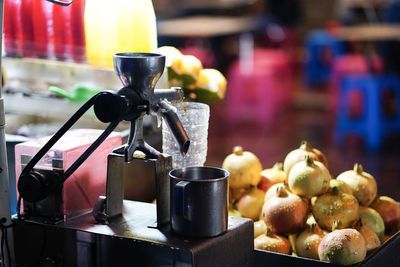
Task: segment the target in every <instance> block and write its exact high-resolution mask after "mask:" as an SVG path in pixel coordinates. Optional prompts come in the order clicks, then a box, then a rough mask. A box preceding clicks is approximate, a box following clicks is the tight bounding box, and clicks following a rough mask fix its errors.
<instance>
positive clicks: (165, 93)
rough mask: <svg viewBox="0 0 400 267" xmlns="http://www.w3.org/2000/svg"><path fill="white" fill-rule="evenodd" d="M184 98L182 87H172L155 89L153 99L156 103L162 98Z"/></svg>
mask: <svg viewBox="0 0 400 267" xmlns="http://www.w3.org/2000/svg"><path fill="white" fill-rule="evenodd" d="M183 98H184V94H183V90H182V89H181V88H180V87H172V88H171V89H155V90H154V95H153V101H154V102H155V103H157V102H159V101H160V100H163V99H167V100H168V101H177V100H182V99H183Z"/></svg>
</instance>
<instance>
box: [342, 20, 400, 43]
mask: <svg viewBox="0 0 400 267" xmlns="http://www.w3.org/2000/svg"><path fill="white" fill-rule="evenodd" d="M335 35H336V36H337V37H338V38H340V39H342V40H345V41H388V40H400V24H367V25H357V26H347V27H341V28H339V29H338V31H337V32H336V34H335Z"/></svg>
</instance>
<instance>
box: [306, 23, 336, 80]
mask: <svg viewBox="0 0 400 267" xmlns="http://www.w3.org/2000/svg"><path fill="white" fill-rule="evenodd" d="M305 47H306V53H307V56H306V62H305V70H304V71H305V79H306V83H307V85H308V86H309V87H314V86H315V85H318V84H323V83H327V82H328V80H329V78H330V75H331V71H332V64H333V58H335V57H337V56H338V55H341V54H343V53H344V45H343V43H342V42H340V41H338V40H337V39H336V38H335V37H334V36H332V35H331V34H329V33H328V32H326V31H323V30H317V31H313V32H312V33H311V34H310V35H309V36H308V37H307V40H306V43H305ZM324 52H329V53H330V54H331V56H332V60H331V61H332V62H324V61H325V60H324V57H323V54H324Z"/></svg>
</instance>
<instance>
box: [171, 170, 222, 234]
mask: <svg viewBox="0 0 400 267" xmlns="http://www.w3.org/2000/svg"><path fill="white" fill-rule="evenodd" d="M169 177H170V186H171V195H170V196H171V228H172V230H173V231H174V232H176V233H177V234H180V235H183V236H190V237H213V236H217V235H220V234H222V233H224V232H225V231H226V230H227V227H228V177H229V172H228V171H226V170H224V169H221V168H215V167H200V166H196V167H187V168H180V169H174V170H172V171H171V172H170V173H169Z"/></svg>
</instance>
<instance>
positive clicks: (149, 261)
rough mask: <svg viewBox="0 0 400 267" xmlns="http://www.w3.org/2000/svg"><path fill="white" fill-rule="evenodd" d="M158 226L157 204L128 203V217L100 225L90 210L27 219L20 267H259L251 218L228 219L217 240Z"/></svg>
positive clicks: (19, 236)
mask: <svg viewBox="0 0 400 267" xmlns="http://www.w3.org/2000/svg"><path fill="white" fill-rule="evenodd" d="M155 222H156V205H154V204H150V203H144V202H136V201H127V200H124V213H123V215H122V216H121V217H120V218H116V219H115V220H112V221H111V222H110V223H109V224H99V223H96V221H95V219H94V218H93V215H92V213H91V211H88V212H86V213H83V214H80V215H77V216H76V217H75V218H72V219H70V220H68V221H66V222H63V223H60V224H57V225H48V224H40V223H37V222H28V221H26V222H23V223H20V224H18V225H17V226H16V227H15V229H14V238H15V240H16V241H15V242H18V244H20V245H19V246H18V247H17V250H16V259H18V260H19V262H17V264H19V265H21V266H37V265H36V263H37V262H41V263H44V262H45V261H48V259H51V261H52V262H55V263H56V265H54V266H127V263H134V264H133V265H134V266H216V267H217V266H233V267H234V266H237V267H245V266H254V262H253V261H254V257H253V254H254V250H253V226H252V223H251V221H250V220H248V219H245V218H239V217H229V220H228V230H227V232H225V233H224V234H222V235H220V236H217V237H214V238H186V237H182V236H179V235H177V234H175V233H173V232H171V230H170V227H169V225H167V226H165V227H162V228H160V229H157V228H154V227H152V226H153V225H154V224H155ZM26 240H34V242H26ZM39 257H41V258H39ZM38 258H39V259H38ZM78 263H80V264H81V263H84V264H83V265H79V264H78ZM40 266H47V265H40ZM50 266H53V265H50Z"/></svg>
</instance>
